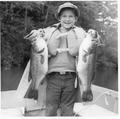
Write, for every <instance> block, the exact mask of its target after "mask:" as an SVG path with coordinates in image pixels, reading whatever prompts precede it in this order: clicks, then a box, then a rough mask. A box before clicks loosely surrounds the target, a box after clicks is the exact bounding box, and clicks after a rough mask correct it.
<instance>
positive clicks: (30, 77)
mask: <svg viewBox="0 0 120 119" xmlns="http://www.w3.org/2000/svg"><path fill="white" fill-rule="evenodd" d="M31 79H32V75H31V70H29V75H28V81H29V82H30V80H31Z"/></svg>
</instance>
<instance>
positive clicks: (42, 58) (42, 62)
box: [40, 55, 45, 64]
mask: <svg viewBox="0 0 120 119" xmlns="http://www.w3.org/2000/svg"><path fill="white" fill-rule="evenodd" d="M44 62H45V57H44V55H41V59H40V63H41V64H44Z"/></svg>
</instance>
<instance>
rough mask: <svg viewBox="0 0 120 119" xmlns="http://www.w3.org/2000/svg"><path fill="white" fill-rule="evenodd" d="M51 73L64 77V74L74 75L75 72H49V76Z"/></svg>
mask: <svg viewBox="0 0 120 119" xmlns="http://www.w3.org/2000/svg"><path fill="white" fill-rule="evenodd" d="M53 73H56V74H60V75H65V74H76V73H75V72H64V71H61V72H51V73H50V74H53Z"/></svg>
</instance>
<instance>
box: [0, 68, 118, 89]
mask: <svg viewBox="0 0 120 119" xmlns="http://www.w3.org/2000/svg"><path fill="white" fill-rule="evenodd" d="M23 72H24V68H12V69H11V70H6V71H5V70H2V71H1V88H2V91H6V90H16V89H17V87H18V85H19V82H20V79H21V77H22V74H23ZM93 83H94V84H96V85H98V86H102V87H105V88H109V89H112V90H115V91H118V72H117V71H115V70H114V69H113V68H106V69H104V70H97V72H96V78H95V79H94V81H93Z"/></svg>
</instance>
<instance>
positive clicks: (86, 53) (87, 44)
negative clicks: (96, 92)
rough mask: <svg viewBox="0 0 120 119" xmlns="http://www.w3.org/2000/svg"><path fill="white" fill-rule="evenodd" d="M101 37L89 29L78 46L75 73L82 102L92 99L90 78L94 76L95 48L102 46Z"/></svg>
mask: <svg viewBox="0 0 120 119" xmlns="http://www.w3.org/2000/svg"><path fill="white" fill-rule="evenodd" d="M101 41H102V40H101V37H100V35H99V34H98V32H97V31H96V30H94V29H89V30H88V32H87V33H86V37H85V38H84V40H83V41H82V43H81V45H80V48H79V55H78V62H77V69H76V70H77V74H78V79H79V82H80V90H81V98H82V101H83V102H87V101H92V100H93V93H92V90H91V84H92V80H93V79H94V77H95V61H96V48H97V47H98V46H102V45H103V43H102V42H101Z"/></svg>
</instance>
